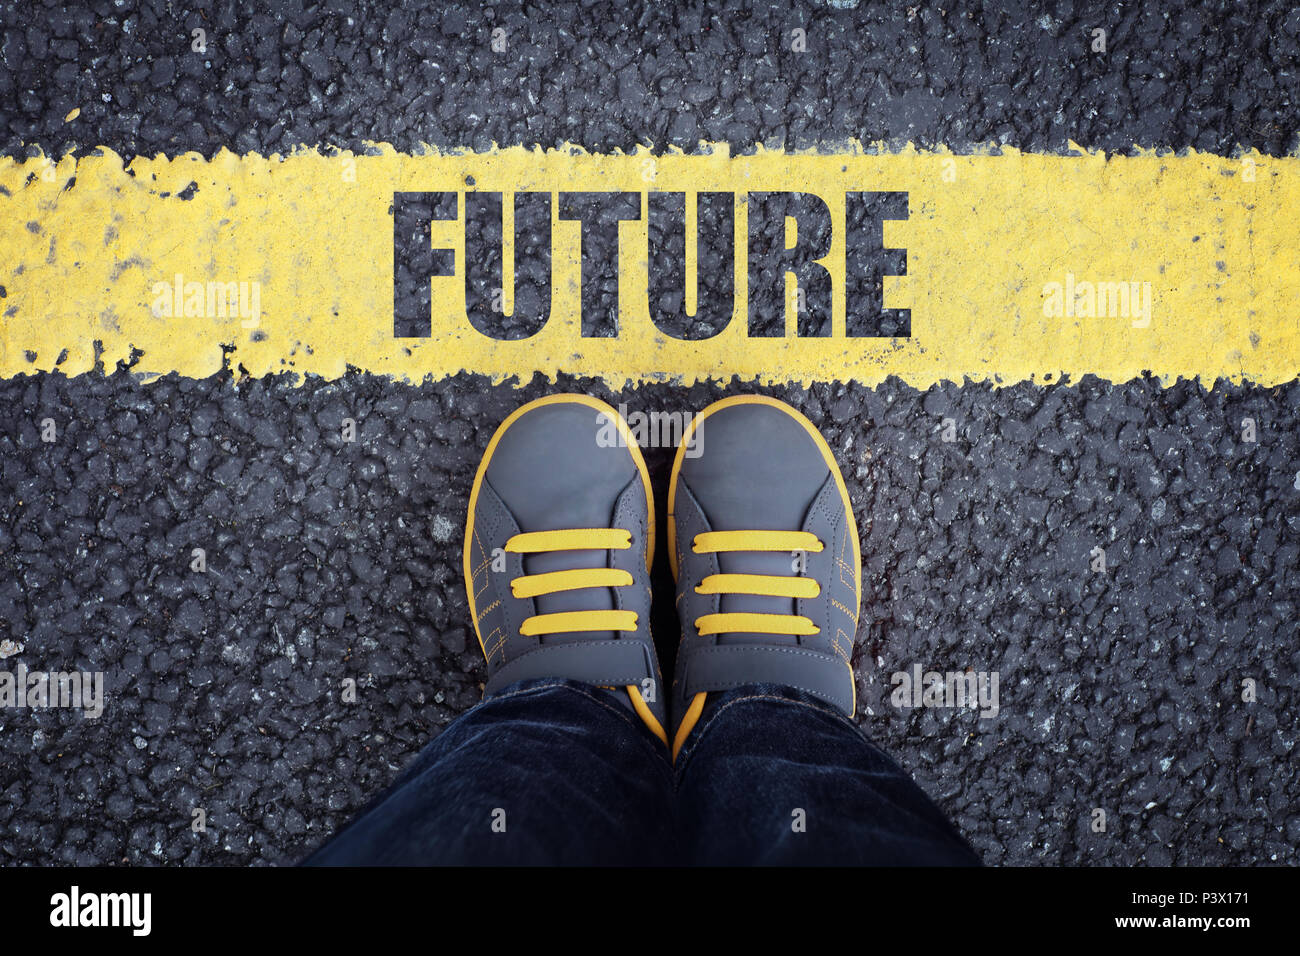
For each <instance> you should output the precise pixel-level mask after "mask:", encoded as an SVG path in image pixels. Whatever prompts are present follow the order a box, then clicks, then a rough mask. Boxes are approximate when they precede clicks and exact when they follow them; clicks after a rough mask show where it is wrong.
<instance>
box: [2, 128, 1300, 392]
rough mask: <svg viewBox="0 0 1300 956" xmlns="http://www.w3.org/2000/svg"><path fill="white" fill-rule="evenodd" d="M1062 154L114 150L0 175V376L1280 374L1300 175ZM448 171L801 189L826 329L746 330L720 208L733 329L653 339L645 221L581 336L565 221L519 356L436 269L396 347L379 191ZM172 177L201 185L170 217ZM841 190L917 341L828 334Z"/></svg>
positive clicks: (425, 184)
mask: <svg viewBox="0 0 1300 956" xmlns="http://www.w3.org/2000/svg"><path fill="white" fill-rule="evenodd" d="M1077 152H1078V154H1077V155H1070V156H1060V155H1037V154H1029V153H1022V152H1017V151H1015V150H1010V149H1008V150H1003V151H1001V152H1000V154H998V155H992V154H988V153H986V154H979V155H962V156H953V155H949V154H947V153H934V152H918V151H915V150H912V149H907V150H904V151H901V152H894V153H876V152H867V151H864V150H862V149H859V148H856V147H850V148H846V149H845V150H844V151H843V152H839V153H835V154H824V153H819V154H786V153H780V152H760V153H758V154H757V155H751V156H736V157H732V156H730V155H729V153H728V150H727V149H726V147H725V146H715V147H713V148H712V152H711V153H710V154H707V155H696V156H684V155H677V154H674V155H666V156H658V157H653V158H651V157H650V156H649V155H648V154H637V155H621V154H620V155H612V156H602V155H589V154H587V153H584V152H582V151H580V150H576V149H565V150H557V151H549V152H542V151H530V150H525V149H522V148H510V149H504V150H498V151H494V152H490V153H480V154H436V153H432V152H430V153H428V154H422V155H406V154H399V153H397V152H395V151H393V150H392V149H391V148H388V147H383V146H380V147H376V148H375V150H374V154H373V155H361V156H355V157H354V156H352V155H351V154H328V155H326V154H322V153H321V152H319V151H316V150H305V151H300V152H297V153H294V154H292V155H289V156H284V157H282V156H279V155H274V156H271V157H269V158H264V157H261V156H258V155H248V156H237V155H233V154H231V153H229V152H222V153H220V154H219V155H217V156H216V157H215V158H213V159H211V160H205V159H203V158H202V157H199V156H197V155H193V154H186V155H182V156H179V157H176V158H170V159H169V158H166V157H157V158H153V159H149V158H135V159H132V160H131V161H130V162H129V163H127V164H125V168H124V163H123V161H122V159H120V158H119V157H118V156H116V155H114V154H113V153H111V152H108V151H97V152H96V153H94V154H91V155H87V156H82V157H79V158H75V159H74V158H72V157H65V158H63V159H62V160H60V161H59V162H58V163H57V164H53V163H51V162H50V161H48V160H46V159H43V158H36V159H29V160H25V161H16V160H14V159H11V158H0V186H3V191H0V209H2V210H3V215H2V216H0V286H3V287H4V293H5V297H4V298H0V316H3V319H2V322H3V324H2V326H0V375H3V376H13V375H16V374H21V373H25V372H30V371H35V370H38V369H46V370H48V369H53V368H55V367H56V366H57V367H58V368H60V369H62V370H63V371H64V372H65V373H67V374H79V373H84V372H86V371H88V370H90V369H92V368H93V367H94V362H95V349H96V345H95V343H96V342H100V343H102V350H103V352H102V354H103V361H104V363H105V365H106V367H107V368H108V369H112V368H113V367H114V363H115V362H117V361H118V360H121V359H127V358H128V357H129V356H130V355H131V351H132V349H133V348H136V349H140V350H142V352H143V355H142V356H141V357H140V359H139V361H138V362H137V364H136V365H135V366H134V368H135V371H137V372H143V373H158V374H161V373H166V372H170V371H176V372H179V373H180V374H182V375H187V376H206V375H209V374H211V373H213V372H215V371H217V370H219V369H220V368H221V367H222V360H223V356H222V350H221V345H222V343H227V344H230V345H234V346H235V352H234V354H233V356H232V358H231V360H230V361H231V364H232V366H236V367H237V366H240V365H242V367H243V368H244V369H245V370H247V372H248V373H250V374H253V375H262V374H266V373H272V372H279V371H293V372H297V373H314V374H317V375H321V376H325V377H328V378H333V377H337V376H340V375H341V374H343V372H344V371H345V368H346V366H348V365H352V366H357V367H360V368H363V369H367V370H370V371H372V372H377V373H384V374H389V375H393V376H397V377H401V378H407V379H411V380H420V379H422V378H424V377H425V376H427V375H431V376H433V377H435V378H437V377H442V376H445V375H449V374H454V373H456V372H458V371H460V370H462V369H467V370H470V371H474V372H481V373H484V374H486V375H489V376H491V377H493V378H494V379H498V380H501V379H505V378H507V377H510V376H518V377H519V378H520V379H521V380H523V381H527V380H528V379H529V378H530V377H531V375H532V373H533V372H534V371H538V370H540V371H541V372H543V373H546V374H547V375H553V374H554V373H556V372H557V371H565V372H572V373H576V374H582V375H595V376H602V377H604V378H606V379H607V380H610V381H611V382H612V383H615V384H619V383H621V382H623V381H624V380H633V381H638V380H664V379H668V380H681V381H685V382H690V381H694V380H696V379H703V378H709V377H714V378H725V379H729V378H730V377H731V376H732V375H733V374H734V375H739V376H740V377H741V379H743V380H750V379H754V378H757V379H759V380H761V381H765V382H773V381H793V380H800V381H810V380H832V379H856V380H859V381H863V382H866V383H869V384H874V383H878V382H880V381H881V380H883V379H884V378H885V377H887V376H889V375H897V376H900V377H901V378H902V379H904V380H906V381H908V382H910V383H911V384H913V385H916V386H922V387H923V386H928V385H930V384H932V383H934V382H937V381H941V380H944V379H951V380H954V381H959V382H960V381H962V380H963V379H964V378H967V377H969V378H971V379H976V380H992V381H997V382H1002V383H1009V382H1015V381H1020V380H1025V379H1036V380H1039V381H1042V380H1045V379H1048V378H1049V377H1050V378H1055V377H1057V376H1059V375H1061V374H1062V373H1066V374H1068V375H1069V376H1071V377H1072V378H1074V379H1075V380H1077V379H1078V378H1079V377H1081V376H1083V375H1085V374H1087V373H1090V372H1091V373H1094V374H1096V375H1097V376H1099V377H1101V378H1104V379H1109V380H1112V381H1124V380H1128V379H1130V378H1132V377H1134V376H1138V375H1140V374H1142V373H1143V372H1144V371H1148V370H1149V371H1151V372H1153V373H1154V374H1156V375H1158V376H1161V377H1163V378H1164V379H1165V380H1166V381H1173V380H1176V379H1177V378H1179V377H1189V378H1190V377H1199V378H1200V379H1201V380H1202V381H1204V382H1206V383H1207V384H1208V383H1211V382H1213V381H1214V380H1216V379H1218V378H1220V377H1225V378H1228V379H1232V380H1242V379H1246V380H1249V381H1253V382H1257V383H1261V384H1275V383H1278V382H1284V381H1290V380H1291V379H1293V378H1295V377H1296V376H1297V374H1298V373H1300V158H1296V157H1283V158H1276V157H1268V156H1261V155H1259V154H1250V155H1248V156H1246V157H1240V158H1225V157H1219V156H1215V155H1208V154H1202V153H1191V154H1187V155H1181V156H1174V155H1157V154H1155V153H1154V152H1143V153H1140V154H1138V155H1134V156H1110V157H1107V156H1105V155H1101V154H1097V153H1086V152H1084V151H1077ZM128 170H129V172H128ZM74 176H75V184H73V183H72V178H73V177H74ZM467 176H472V177H473V182H474V184H475V185H474V187H473V188H477V189H481V190H501V191H505V192H509V191H512V190H525V189H531V190H537V189H544V190H613V189H620V190H636V191H644V190H646V189H651V188H654V189H665V190H686V191H688V192H689V191H691V190H702V189H716V190H735V191H737V192H741V193H743V192H745V191H747V190H751V189H754V190H759V189H767V190H782V189H786V190H809V191H812V192H815V193H817V194H819V195H821V196H822V197H823V198H824V199H826V200H827V201H828V203H829V204H830V208H831V210H832V214H833V220H834V226H835V239H834V245H833V247H832V250H831V255H830V256H829V257H828V259H827V260H826V262H827V265H828V267H829V268H830V269H831V272H832V274H833V275H834V276H835V277H836V280H837V296H836V304H835V311H834V329H835V333H836V334H835V335H834V336H832V337H830V338H822V339H814V338H803V339H800V338H795V337H793V336H791V337H787V338H784V339H750V338H749V337H748V336H747V334H746V328H745V325H746V323H745V318H744V317H745V315H746V311H745V310H746V302H745V298H746V295H745V280H744V277H745V271H744V270H745V260H744V243H743V236H744V235H745V228H744V206H743V204H740V203H738V204H737V217H738V219H739V220H740V221H739V223H738V227H737V230H738V236H739V237H742V241H741V242H739V243H738V244H737V261H736V267H737V282H736V288H737V293H738V306H737V313H736V317H735V318H734V319H733V321H732V322H731V324H730V325H729V326H728V327H727V329H725V330H724V331H723V332H722V333H721V334H719V335H718V336H716V337H714V338H712V339H709V340H706V341H701V342H684V341H678V340H676V339H672V338H670V337H668V336H665V335H663V334H662V333H660V332H659V331H658V330H657V329H655V327H654V326H653V324H652V323H651V322H650V320H649V317H648V314H647V310H646V302H645V286H646V253H645V243H646V226H645V221H644V219H643V220H642V221H640V222H628V223H624V224H623V226H622V227H621V228H622V230H623V232H622V243H621V263H620V270H621V271H620V298H621V303H622V315H621V319H620V334H619V336H618V338H616V339H583V338H581V337H580V336H579V335H578V318H579V316H578V311H579V304H580V298H579V290H578V283H577V274H578V269H577V249H578V234H579V224H578V223H577V222H570V221H564V222H556V223H554V235H555V242H556V251H555V274H554V278H553V284H554V290H553V291H554V307H553V309H552V313H551V319H550V322H549V323H548V324H547V326H546V327H545V328H544V329H543V330H542V331H541V332H540V333H538V334H537V335H536V336H534V337H533V338H531V339H527V340H523V341H518V342H499V341H495V340H492V339H489V338H486V337H484V336H482V335H480V334H479V333H478V332H476V331H475V330H473V329H472V328H471V327H470V326H469V324H468V322H467V321H466V319H465V316H464V287H463V280H462V279H461V278H459V277H454V278H445V279H444V278H436V279H434V280H433V284H434V285H433V302H434V318H433V333H434V334H433V336H432V337H431V338H426V339H395V338H394V337H393V331H392V330H393V315H392V285H393V283H392V279H393V276H392V273H393V246H392V217H391V213H390V211H389V210H390V205H391V202H392V194H393V192H394V191H396V190H463V189H465V188H466V186H465V183H466V177H467ZM190 183H194V184H196V187H197V192H195V193H194V194H193V196H192V198H190V199H180V198H178V197H177V193H179V192H181V191H183V190H185V188H186V187H187V186H188V185H189V184H190ZM846 190H903V191H906V192H908V193H909V195H910V207H911V215H910V218H909V220H907V221H905V222H887V223H886V224H885V241H886V245H887V246H894V247H904V248H906V249H907V253H908V275H907V276H905V277H901V278H895V279H886V284H885V304H886V306H889V307H894V308H910V309H911V312H912V336H911V337H910V338H906V339H893V340H882V339H847V338H845V337H844V336H843V327H844V302H843V296H842V292H839V291H838V290H839V285H838V280H839V278H840V276H841V273H842V266H837V265H836V263H837V262H842V257H843V254H844V249H843V242H844V231H843V217H844V211H843V210H844V207H843V193H844V192H845V191H846ZM164 193H167V194H170V195H167V196H164V195H163V194H164ZM692 207H693V203H692V202H688V203H687V208H688V210H689V209H691V208H692ZM462 208H463V204H462ZM460 230H461V227H460V226H459V225H458V224H457V223H447V224H435V227H434V239H435V241H436V244H439V245H441V244H442V243H444V242H445V243H447V244H448V245H449V246H451V247H453V248H455V249H456V252H457V263H458V264H459V263H460V262H461V260H462V256H463V236H462V235H461V232H460ZM509 233H510V230H509V229H508V230H507V234H509ZM687 248H688V249H689V250H693V241H691V242H688V244H687ZM691 258H692V259H693V256H692V257H691ZM690 268H692V269H693V262H692V263H690ZM178 273H180V274H182V275H183V276H184V277H185V279H186V280H187V281H199V282H207V281H210V280H215V281H221V282H243V281H247V282H259V283H260V284H261V294H260V300H261V318H260V324H259V327H258V328H255V329H250V328H245V327H243V326H242V325H241V321H240V319H239V317H237V316H234V317H230V318H212V317H207V318H199V317H191V318H183V317H182V318H166V317H157V316H155V315H154V314H153V312H152V309H151V305H152V304H153V302H154V296H153V294H152V291H151V290H152V289H153V286H154V284H155V283H157V282H172V281H173V280H174V277H175V275H176V274H178ZM1066 273H1072V274H1073V275H1074V276H1076V277H1077V278H1078V279H1079V280H1085V279H1086V280H1100V281H1116V282H1120V281H1125V282H1126V281H1130V280H1133V281H1139V282H1143V281H1145V282H1150V283H1151V287H1152V292H1153V314H1152V321H1151V323H1150V325H1149V326H1148V327H1146V328H1135V327H1134V326H1133V322H1132V321H1130V320H1128V319H1125V318H1109V317H1102V318H1075V317H1070V318H1066V317H1056V318H1049V317H1047V316H1045V315H1044V308H1043V305H1044V289H1045V286H1046V285H1047V283H1050V282H1064V281H1065V275H1066ZM690 277H691V278H692V279H693V272H692V273H690ZM508 285H509V283H507V288H508ZM507 298H508V296H507ZM691 298H692V299H693V294H692V296H691ZM508 304H509V303H508V302H507V305H508ZM790 327H791V328H792V329H793V323H792V322H791V324H790ZM65 350H66V354H62V353H65ZM33 355H34V358H33V357H32V356H33ZM60 358H62V361H61V362H59V359H60Z"/></svg>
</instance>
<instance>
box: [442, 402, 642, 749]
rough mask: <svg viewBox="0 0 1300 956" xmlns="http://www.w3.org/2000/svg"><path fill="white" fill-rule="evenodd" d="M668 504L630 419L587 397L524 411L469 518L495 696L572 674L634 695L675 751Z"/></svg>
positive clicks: (488, 469) (503, 438) (501, 438)
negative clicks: (661, 520) (658, 520)
mask: <svg viewBox="0 0 1300 956" xmlns="http://www.w3.org/2000/svg"><path fill="white" fill-rule="evenodd" d="M654 527H655V523H654V496H653V495H652V494H651V491H650V475H649V473H648V472H647V471H646V466H645V462H644V461H643V460H642V458H641V450H640V449H639V448H638V447H637V443H636V439H635V437H634V436H633V435H632V433H631V432H630V431H629V429H628V427H627V423H626V422H624V421H623V418H622V416H620V415H619V413H618V412H617V411H615V410H614V409H613V408H611V407H610V406H609V405H606V404H605V403H604V402H602V401H599V400H597V399H594V398H590V397H588V396H586V395H552V396H549V397H547V398H541V399H538V400H537V401H535V402H529V403H528V404H527V405H524V406H523V407H521V408H519V409H516V410H515V412H514V413H513V414H512V415H510V417H509V418H507V419H506V420H505V421H504V422H502V424H501V427H500V428H498V429H497V431H496V434H494V435H493V436H492V440H491V442H489V443H488V447H487V451H486V452H485V453H484V455H483V461H482V463H480V465H479V468H478V474H477V475H475V477H474V487H473V490H472V491H471V493H470V499H469V517H468V518H467V520H466V522H465V551H464V563H465V566H464V570H465V588H466V591H467V592H468V594H469V607H470V613H471V614H472V615H473V618H474V632H475V633H476V634H477V635H478V640H479V646H480V647H482V648H483V656H484V657H486V658H487V664H488V675H489V676H488V681H487V685H486V686H485V687H484V691H483V694H484V696H485V697H490V696H491V695H493V694H495V693H498V692H500V691H501V690H502V689H504V688H505V687H507V686H508V685H510V684H513V683H515V682H516V681H520V680H526V679H530V678H547V677H562V678H567V679H570V680H576V681H583V682H585V683H588V684H595V685H597V686H602V687H607V688H611V689H613V688H619V689H622V690H623V691H625V693H626V701H627V705H628V706H629V707H630V708H631V709H632V710H633V711H635V713H636V714H637V715H638V716H639V717H640V718H641V720H643V721H644V722H645V724H646V726H647V727H649V728H650V730H651V731H653V732H654V734H655V735H656V736H657V737H659V739H660V740H662V741H664V743H667V739H668V738H667V734H666V733H665V731H664V725H665V724H666V723H667V720H666V712H667V708H666V702H665V700H664V698H665V696H666V695H665V694H664V693H663V692H662V691H661V686H662V680H661V678H660V675H659V661H658V658H657V657H656V655H655V648H654V641H653V640H652V639H651V637H650V571H649V569H650V565H651V562H652V561H653V560H654Z"/></svg>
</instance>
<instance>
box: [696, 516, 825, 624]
mask: <svg viewBox="0 0 1300 956" xmlns="http://www.w3.org/2000/svg"><path fill="white" fill-rule="evenodd" d="M691 550H692V551H693V552H695V553H696V554H711V553H717V552H726V551H786V552H794V551H807V552H810V553H813V554H815V553H817V552H819V551H821V550H822V543H821V540H820V539H819V538H818V537H817V536H816V535H815V534H810V533H808V532H807V531H706V532H704V533H703V534H697V535H696V536H695V540H694V541H693V542H692V543H691ZM695 593H696V594H754V595H758V596H760V597H779V598H815V597H817V595H819V594H821V585H820V584H818V583H817V582H816V581H815V580H814V579H813V578H805V577H785V576H783V575H772V574H710V575H708V576H707V577H706V578H705V579H704V580H703V581H701V582H700V583H699V585H697V586H696V588H695ZM695 629H696V630H697V631H699V633H700V634H701V635H702V636H704V635H709V634H729V633H736V632H749V633H753V634H793V635H799V636H802V635H807V634H816V633H818V631H819V630H820V629H819V628H818V627H817V625H815V624H813V622H812V621H811V620H809V619H808V618H806V617H804V616H803V615H801V614H757V613H752V612H729V613H726V614H705V615H704V616H703V617H699V618H696V619H695Z"/></svg>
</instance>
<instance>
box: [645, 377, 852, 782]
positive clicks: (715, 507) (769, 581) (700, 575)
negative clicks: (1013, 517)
mask: <svg viewBox="0 0 1300 956" xmlns="http://www.w3.org/2000/svg"><path fill="white" fill-rule="evenodd" d="M688 451H689V452H690V454H687V452H688ZM668 553H669V558H670V561H671V563H672V568H673V576H674V577H675V578H676V580H677V613H678V616H679V617H680V618H681V625H682V643H681V647H680V649H679V651H678V654H677V669H676V677H675V679H674V681H673V692H672V696H673V720H674V722H675V724H676V726H677V732H676V734H675V735H674V739H673V757H674V759H675V758H676V756H677V753H678V751H680V750H681V747H682V744H683V743H684V742H685V741H686V738H687V736H689V734H690V732H691V729H692V728H693V727H694V726H695V723H696V721H697V720H699V717H700V712H701V711H702V710H703V709H704V702H705V699H706V697H707V695H708V694H709V693H711V692H715V691H723V690H728V689H730V688H733V687H739V686H742V685H745V684H757V683H772V684H782V685H785V686H787V687H794V688H797V689H799V690H802V691H805V692H806V693H808V694H811V695H813V696H815V697H818V698H820V699H821V700H823V701H825V702H826V703H828V704H831V705H832V706H834V707H835V708H837V709H838V710H840V711H842V712H843V713H845V714H847V715H848V716H852V715H853V712H854V709H855V707H856V702H857V694H856V685H855V682H854V678H853V668H852V666H851V665H850V663H849V661H850V658H851V657H852V655H853V643H854V638H855V637H856V635H857V629H858V608H859V606H860V604H861V597H862V558H861V554H860V553H859V550H858V529H857V523H856V522H855V521H854V518H853V507H852V504H851V503H850V501H849V495H848V491H847V490H846V489H845V487H844V478H843V477H842V476H841V475H840V470H839V468H838V466H837V465H836V464H835V456H834V455H832V454H831V450H830V448H829V447H828V446H827V444H826V441H825V439H824V438H822V436H821V434H820V433H819V432H818V431H817V429H816V428H814V427H813V426H812V423H811V422H809V421H808V419H806V418H804V417H803V415H801V414H799V412H797V411H795V410H794V409H793V408H791V407H790V406H789V405H786V404H785V403H784V402H779V401H777V400H776V399H772V398H766V397H763V396H757V395H748V396H741V397H736V398H726V399H723V400H722V401H719V402H715V403H713V404H712V405H710V406H709V407H708V408H706V409H705V410H704V411H702V412H701V413H700V414H699V415H697V416H696V417H695V420H694V421H693V422H692V424H691V427H690V429H689V430H688V432H687V434H686V436H685V437H684V438H683V440H682V443H681V447H680V448H679V449H678V452H677V459H676V461H675V462H674V463H673V472H672V477H671V479H670V483H669V494H668Z"/></svg>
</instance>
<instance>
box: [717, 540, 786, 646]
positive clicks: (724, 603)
mask: <svg viewBox="0 0 1300 956" xmlns="http://www.w3.org/2000/svg"><path fill="white" fill-rule="evenodd" d="M796 560H798V559H797V558H796V557H795V556H794V555H793V554H791V553H790V552H789V551H724V552H721V553H719V555H718V570H719V571H720V572H721V573H723V574H766V575H772V576H775V577H792V576H794V574H795V571H794V562H795V561H796ZM718 610H719V611H721V612H722V613H723V614H728V613H752V614H793V613H794V610H795V602H794V598H780V597H763V596H762V595H758V594H724V595H722V600H721V601H720V602H719V608H718ZM782 640H789V641H793V640H795V638H792V637H783V636H782V635H779V634H749V633H734V634H720V635H718V643H719V644H744V643H747V642H752V641H760V642H763V643H770V642H772V641H782Z"/></svg>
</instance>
